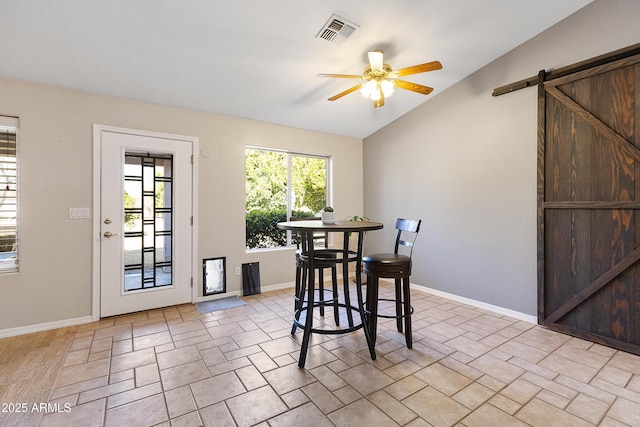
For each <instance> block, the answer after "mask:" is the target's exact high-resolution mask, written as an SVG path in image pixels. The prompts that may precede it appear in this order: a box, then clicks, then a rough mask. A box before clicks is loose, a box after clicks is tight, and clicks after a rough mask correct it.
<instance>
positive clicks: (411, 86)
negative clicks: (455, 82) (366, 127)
mask: <svg viewBox="0 0 640 427" xmlns="http://www.w3.org/2000/svg"><path fill="white" fill-rule="evenodd" d="M368 56H369V65H367V66H366V67H365V69H364V72H363V73H362V75H355V74H318V76H319V77H331V78H347V79H351V78H357V79H361V80H362V81H363V82H362V83H360V84H358V85H356V86H353V87H351V88H349V89H347V90H345V91H343V92H340V93H339V94H337V95H335V96H332V97H331V98H329V101H335V100H336V99H340V98H342V97H343V96H345V95H348V94H350V93H351V92H355V91H356V90H358V89H359V90H360V93H361V94H362V95H363V96H365V97H366V98H369V99H370V100H371V101H373V107H374V108H380V107H382V106H384V100H385V98H388V97H389V96H391V94H393V91H394V89H395V88H396V87H399V88H401V89H405V90H410V91H412V92H416V93H420V94H422V95H428V94H430V93H431V92H432V91H433V88H431V87H428V86H423V85H420V84H417V83H411V82H407V81H404V80H399V79H398V77H402V76H409V75H412V74H418V73H425V72H427V71H434V70H440V69H442V64H440V62H438V61H432V62H427V63H425V64H420V65H414V66H412V67H407V68H402V69H400V70H398V71H393V69H392V68H391V66H390V65H389V64H385V63H384V59H383V52H382V51H381V50H375V51H372V52H368Z"/></svg>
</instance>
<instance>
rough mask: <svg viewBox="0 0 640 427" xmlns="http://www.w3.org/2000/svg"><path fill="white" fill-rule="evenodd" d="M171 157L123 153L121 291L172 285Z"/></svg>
mask: <svg viewBox="0 0 640 427" xmlns="http://www.w3.org/2000/svg"><path fill="white" fill-rule="evenodd" d="M172 165H173V159H172V157H171V156H163V155H154V154H149V153H126V155H125V167H124V170H125V176H124V207H125V210H124V264H125V291H132V290H140V289H150V288H155V287H160V286H167V285H171V284H172V283H173V276H172V264H171V263H172V257H171V254H172V251H173V249H172V246H171V243H172V230H173V226H172V222H171V221H172V218H173V216H172V211H171V206H172V202H171V201H172V193H171V188H172V181H171V180H172V178H171V177H172Z"/></svg>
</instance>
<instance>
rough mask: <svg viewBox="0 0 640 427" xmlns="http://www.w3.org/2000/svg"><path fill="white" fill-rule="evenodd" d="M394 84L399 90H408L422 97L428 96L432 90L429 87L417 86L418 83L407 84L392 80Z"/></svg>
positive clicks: (402, 81)
mask: <svg viewBox="0 0 640 427" xmlns="http://www.w3.org/2000/svg"><path fill="white" fill-rule="evenodd" d="M394 81H395V83H396V87H399V88H400V89H406V90H410V91H412V92H418V93H421V94H423V95H429V94H430V93H431V92H432V91H433V88H432V87H429V86H422V85H419V84H418V83H411V82H407V81H404V80H398V79H396V80H394Z"/></svg>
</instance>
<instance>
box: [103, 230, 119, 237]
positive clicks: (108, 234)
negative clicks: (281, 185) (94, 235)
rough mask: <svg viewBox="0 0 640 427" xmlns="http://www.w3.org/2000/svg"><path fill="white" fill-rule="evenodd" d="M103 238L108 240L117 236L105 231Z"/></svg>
mask: <svg viewBox="0 0 640 427" xmlns="http://www.w3.org/2000/svg"><path fill="white" fill-rule="evenodd" d="M103 236H104V237H107V238H109V237H113V236H117V234H116V233H112V232H110V231H105V232H104V234H103Z"/></svg>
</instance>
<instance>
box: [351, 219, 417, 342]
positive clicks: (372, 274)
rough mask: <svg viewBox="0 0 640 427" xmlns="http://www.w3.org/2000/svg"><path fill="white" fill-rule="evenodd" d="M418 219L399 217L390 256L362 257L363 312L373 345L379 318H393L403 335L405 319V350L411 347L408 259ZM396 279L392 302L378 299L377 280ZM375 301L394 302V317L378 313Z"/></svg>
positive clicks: (409, 258)
mask: <svg viewBox="0 0 640 427" xmlns="http://www.w3.org/2000/svg"><path fill="white" fill-rule="evenodd" d="M421 222H422V221H421V220H410V219H403V218H398V219H397V221H396V230H398V233H397V235H396V242H395V248H394V250H393V253H377V254H373V255H368V256H365V257H363V258H362V262H363V266H364V273H365V274H366V275H367V301H366V303H365V313H366V315H367V325H368V327H369V333H370V334H371V340H372V341H373V343H374V345H375V342H376V331H377V328H378V317H384V318H388V319H396V326H397V329H398V332H402V326H403V325H402V324H403V320H404V335H405V341H406V343H407V347H408V348H412V347H413V337H412V334H411V314H412V313H413V307H412V306H411V296H410V294H409V277H410V276H411V256H412V254H413V244H414V242H415V240H416V238H417V237H418V232H419V231H420V223H421ZM401 246H403V247H406V248H409V249H408V252H409V253H408V255H405V254H400V253H398V249H399V248H400V247H401ZM381 278H383V279H394V280H395V299H387V298H378V285H379V279H381ZM378 301H390V302H394V303H395V306H396V314H395V315H383V314H379V313H378Z"/></svg>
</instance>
